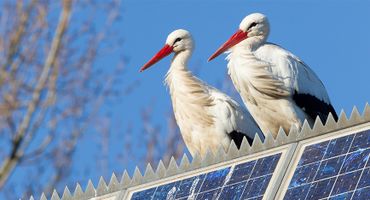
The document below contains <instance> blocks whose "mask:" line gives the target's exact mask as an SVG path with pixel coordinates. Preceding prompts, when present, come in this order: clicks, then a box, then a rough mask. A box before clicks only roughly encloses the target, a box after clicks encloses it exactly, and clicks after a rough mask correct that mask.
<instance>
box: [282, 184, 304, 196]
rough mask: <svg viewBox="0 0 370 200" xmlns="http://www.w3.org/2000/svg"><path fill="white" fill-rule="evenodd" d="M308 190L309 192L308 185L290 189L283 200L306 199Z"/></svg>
mask: <svg viewBox="0 0 370 200" xmlns="http://www.w3.org/2000/svg"><path fill="white" fill-rule="evenodd" d="M309 190H310V185H309V184H306V185H302V186H299V187H294V188H291V189H289V190H288V191H287V193H286V194H285V197H284V199H286V200H290V199H297V200H298V199H300V200H303V199H305V198H306V196H307V193H308V191H309Z"/></svg>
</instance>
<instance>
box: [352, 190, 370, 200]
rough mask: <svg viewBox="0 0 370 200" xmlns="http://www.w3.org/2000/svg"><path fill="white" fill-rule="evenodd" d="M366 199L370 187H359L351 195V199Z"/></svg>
mask: <svg viewBox="0 0 370 200" xmlns="http://www.w3.org/2000/svg"><path fill="white" fill-rule="evenodd" d="M365 199H366V200H367V199H370V187H366V188H361V189H359V190H356V192H355V194H354V195H353V197H352V200H365Z"/></svg>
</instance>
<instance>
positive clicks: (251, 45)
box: [210, 13, 337, 136]
mask: <svg viewBox="0 0 370 200" xmlns="http://www.w3.org/2000/svg"><path fill="white" fill-rule="evenodd" d="M239 28H240V29H239V30H238V31H237V32H236V33H235V34H234V35H233V36H232V37H231V38H230V39H229V40H228V41H227V42H226V43H225V44H224V45H223V46H221V47H220V49H219V50H218V51H217V52H216V53H215V54H214V55H212V56H211V58H210V60H211V59H213V58H214V57H216V56H218V55H219V54H221V53H222V52H224V51H226V50H228V49H230V50H229V55H228V57H227V60H228V61H229V63H228V73H229V75H230V77H231V79H232V81H233V83H234V86H235V87H236V89H237V90H238V92H239V93H240V95H241V97H242V99H243V101H244V103H245V105H246V106H247V108H248V110H249V111H250V112H251V114H252V116H253V117H254V119H255V120H256V122H257V123H258V125H259V126H260V128H261V129H262V131H263V132H268V131H269V132H271V133H273V134H274V135H275V136H276V134H277V133H278V130H279V128H280V127H282V128H283V129H284V130H285V131H286V132H288V131H289V129H290V128H291V126H292V125H293V126H296V127H297V128H300V127H301V126H302V124H303V122H304V120H305V119H307V120H308V122H309V123H310V124H312V123H313V122H314V120H315V119H316V117H317V116H319V117H320V119H321V120H322V121H325V120H326V118H327V116H328V114H329V113H332V115H333V117H334V118H335V119H337V115H336V112H335V110H334V108H333V106H332V105H331V103H330V99H329V96H328V94H327V91H326V89H325V87H324V85H323V83H322V82H321V80H320V79H319V78H318V76H317V75H316V74H315V73H314V72H313V71H312V70H311V69H310V68H309V67H308V66H307V65H306V64H305V63H304V62H302V61H301V60H300V59H299V58H298V57H297V56H295V55H293V54H292V53H290V52H289V51H287V50H285V49H283V48H282V47H280V46H278V45H275V44H272V43H268V42H266V39H267V36H268V33H269V23H268V20H267V17H266V16H264V15H263V14H259V13H254V14H251V15H249V16H247V17H246V18H244V20H243V21H242V22H241V24H240V26H239Z"/></svg>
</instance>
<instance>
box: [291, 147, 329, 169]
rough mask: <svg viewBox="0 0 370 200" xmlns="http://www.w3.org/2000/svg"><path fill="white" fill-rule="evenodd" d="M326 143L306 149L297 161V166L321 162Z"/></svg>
mask: <svg viewBox="0 0 370 200" xmlns="http://www.w3.org/2000/svg"><path fill="white" fill-rule="evenodd" d="M328 143H329V142H322V143H319V144H314V145H311V146H308V147H306V149H305V151H304V153H303V155H302V157H301V159H300V160H299V163H298V166H302V165H306V164H309V163H312V162H315V161H318V160H321V159H322V157H323V156H324V153H325V150H326V148H327V146H328Z"/></svg>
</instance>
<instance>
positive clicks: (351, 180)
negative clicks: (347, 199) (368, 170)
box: [332, 170, 361, 195]
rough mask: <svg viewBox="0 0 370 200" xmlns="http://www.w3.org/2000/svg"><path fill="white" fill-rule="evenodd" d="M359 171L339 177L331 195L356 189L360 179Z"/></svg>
mask: <svg viewBox="0 0 370 200" xmlns="http://www.w3.org/2000/svg"><path fill="white" fill-rule="evenodd" d="M360 175H361V170H359V171H355V172H351V173H348V174H343V175H340V176H339V177H338V179H337V181H336V183H335V185H334V188H333V191H332V195H336V194H340V193H345V192H348V191H351V190H354V189H355V188H356V185H357V182H358V181H359V179H360Z"/></svg>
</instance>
